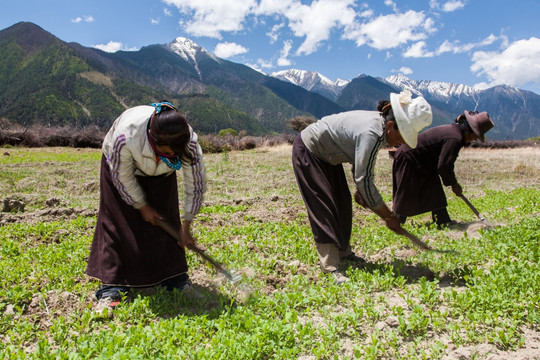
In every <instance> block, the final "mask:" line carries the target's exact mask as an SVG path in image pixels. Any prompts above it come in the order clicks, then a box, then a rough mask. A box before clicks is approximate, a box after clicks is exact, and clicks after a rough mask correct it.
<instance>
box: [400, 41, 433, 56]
mask: <svg viewBox="0 0 540 360" xmlns="http://www.w3.org/2000/svg"><path fill="white" fill-rule="evenodd" d="M434 55H435V54H434V53H433V52H432V51H427V50H426V42H425V41H419V42H417V43H416V44H412V45H411V46H410V47H409V48H408V49H407V51H405V53H403V57H406V58H409V57H412V58H425V57H433V56H434Z"/></svg>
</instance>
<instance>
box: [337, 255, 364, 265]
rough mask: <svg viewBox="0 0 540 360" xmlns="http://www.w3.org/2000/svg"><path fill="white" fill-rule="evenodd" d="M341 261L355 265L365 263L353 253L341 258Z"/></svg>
mask: <svg viewBox="0 0 540 360" xmlns="http://www.w3.org/2000/svg"><path fill="white" fill-rule="evenodd" d="M341 260H347V261H350V262H355V263H365V262H366V260H365V259H364V258H361V257H360V256H358V255H356V254H355V253H350V254H349V255H347V256H344V257H342V258H341Z"/></svg>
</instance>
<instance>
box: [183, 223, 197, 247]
mask: <svg viewBox="0 0 540 360" xmlns="http://www.w3.org/2000/svg"><path fill="white" fill-rule="evenodd" d="M180 237H181V238H182V245H183V246H184V247H187V248H190V247H192V246H194V245H195V238H194V237H193V235H191V221H190V220H184V223H183V224H182V232H181V233H180Z"/></svg>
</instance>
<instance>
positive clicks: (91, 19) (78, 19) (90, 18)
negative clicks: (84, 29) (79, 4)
mask: <svg viewBox="0 0 540 360" xmlns="http://www.w3.org/2000/svg"><path fill="white" fill-rule="evenodd" d="M82 21H84V22H87V23H91V22H94V21H95V20H94V17H93V16H92V15H85V16H84V19H83V18H82V17H80V16H77V17H76V18H75V19H71V22H72V23H75V24H78V23H80V22H82Z"/></svg>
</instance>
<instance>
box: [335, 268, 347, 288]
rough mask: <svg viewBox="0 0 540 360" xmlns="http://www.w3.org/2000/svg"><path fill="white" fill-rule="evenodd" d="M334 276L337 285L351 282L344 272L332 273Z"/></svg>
mask: <svg viewBox="0 0 540 360" xmlns="http://www.w3.org/2000/svg"><path fill="white" fill-rule="evenodd" d="M332 276H333V277H334V282H335V283H336V284H337V285H341V284H344V283H346V282H347V281H349V278H348V277H347V276H345V274H344V273H343V272H342V271H339V270H336V271H332Z"/></svg>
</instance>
